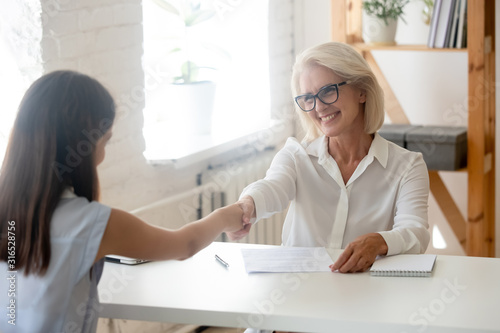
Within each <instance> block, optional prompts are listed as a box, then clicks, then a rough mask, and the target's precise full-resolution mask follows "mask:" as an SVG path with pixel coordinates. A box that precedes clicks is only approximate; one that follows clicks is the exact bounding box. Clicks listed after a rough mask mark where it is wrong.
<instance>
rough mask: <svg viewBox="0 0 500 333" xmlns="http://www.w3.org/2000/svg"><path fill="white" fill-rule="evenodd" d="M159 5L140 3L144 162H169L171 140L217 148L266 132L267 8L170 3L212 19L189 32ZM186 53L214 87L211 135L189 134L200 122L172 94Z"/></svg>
mask: <svg viewBox="0 0 500 333" xmlns="http://www.w3.org/2000/svg"><path fill="white" fill-rule="evenodd" d="M159 1H162V0H144V1H143V16H144V24H143V26H144V58H143V62H144V64H143V65H144V70H145V90H146V105H145V111H144V118H145V125H144V137H145V139H146V152H145V155H146V157H147V158H148V159H155V158H160V159H161V158H162V156H165V154H166V153H167V154H168V152H165V149H166V148H165V142H171V141H167V140H175V142H176V143H179V144H180V143H182V142H183V141H186V145H187V146H189V144H188V143H187V141H193V140H194V141H198V143H199V144H207V143H208V144H217V143H219V142H221V143H222V142H224V141H228V140H231V139H234V138H237V137H241V136H242V135H245V134H248V133H252V132H255V131H257V130H260V129H264V128H267V127H269V124H270V88H269V52H268V44H269V39H268V36H269V31H268V17H269V14H268V6H269V4H268V1H227V0H224V1H220V0H219V1H217V0H214V1H192V0H191V1H182V0H177V1H175V0H171V1H169V3H171V4H173V5H175V6H176V7H177V8H181V7H182V6H187V5H189V4H191V5H200V6H201V7H200V10H206V11H211V12H212V16H211V17H210V18H209V19H207V20H205V21H204V22H201V23H199V24H196V25H193V26H191V27H188V28H186V29H185V28H184V24H183V22H182V21H181V19H180V18H179V17H176V15H175V14H173V13H171V12H169V11H167V10H164V9H162V8H160V7H159V6H158V4H157V3H155V2H159ZM186 40H187V42H186ZM179 49H181V50H179ZM186 49H187V50H188V52H189V58H190V60H192V61H193V62H194V63H196V64H197V65H198V66H200V67H202V68H201V69H200V71H199V73H200V79H202V80H203V79H205V80H213V81H214V82H215V83H216V90H215V100H214V108H213V116H212V121H211V125H212V126H211V128H212V131H211V134H210V135H207V134H206V133H192V132H193V126H194V123H195V122H196V121H197V120H196V119H192V118H191V115H190V114H187V112H186V108H187V105H186V104H187V103H188V101H185V100H181V97H180V95H179V94H177V93H175V92H172V91H171V90H170V88H171V81H172V79H173V78H174V77H175V76H176V75H179V73H180V70H179V67H180V64H181V63H182V62H183V60H185V55H186V54H185V51H186ZM183 58H184V59H183ZM196 98H200V96H199V95H197V96H196ZM207 108H208V107H207ZM195 145H196V144H195ZM170 146H174V145H170ZM176 146H177V145H176ZM177 148H179V147H177ZM181 150H182V149H181ZM171 153H172V152H171Z"/></svg>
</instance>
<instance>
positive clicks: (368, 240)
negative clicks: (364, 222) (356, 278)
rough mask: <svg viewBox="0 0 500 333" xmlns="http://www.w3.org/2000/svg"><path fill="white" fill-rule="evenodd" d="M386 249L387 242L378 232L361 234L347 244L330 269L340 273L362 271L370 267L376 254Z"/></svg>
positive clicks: (380, 253) (385, 251) (382, 252)
mask: <svg viewBox="0 0 500 333" xmlns="http://www.w3.org/2000/svg"><path fill="white" fill-rule="evenodd" d="M387 250H388V248H387V244H386V242H385V240H384V238H383V237H382V236H381V235H380V234H378V233H370V234H366V235H362V236H359V237H358V238H356V239H355V240H354V241H352V242H351V243H349V245H347V247H346V248H345V250H344V252H343V253H342V254H341V255H340V257H339V258H338V259H337V261H336V262H335V263H334V264H333V265H331V266H330V269H331V270H332V272H334V271H337V270H338V271H339V272H341V273H354V272H364V271H366V270H367V269H369V268H370V266H371V265H372V264H373V262H374V261H375V259H376V258H377V255H384V254H387Z"/></svg>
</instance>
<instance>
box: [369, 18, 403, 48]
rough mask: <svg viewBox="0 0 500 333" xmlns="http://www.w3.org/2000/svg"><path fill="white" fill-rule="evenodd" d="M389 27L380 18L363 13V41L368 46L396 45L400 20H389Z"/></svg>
mask: <svg viewBox="0 0 500 333" xmlns="http://www.w3.org/2000/svg"><path fill="white" fill-rule="evenodd" d="M387 21H388V23H389V25H386V24H385V21H384V20H382V19H379V18H378V17H374V16H370V15H368V14H366V13H365V12H364V11H363V40H364V41H365V43H367V44H374V45H395V44H396V42H395V37H396V30H397V27H398V20H394V19H390V18H389V19H387Z"/></svg>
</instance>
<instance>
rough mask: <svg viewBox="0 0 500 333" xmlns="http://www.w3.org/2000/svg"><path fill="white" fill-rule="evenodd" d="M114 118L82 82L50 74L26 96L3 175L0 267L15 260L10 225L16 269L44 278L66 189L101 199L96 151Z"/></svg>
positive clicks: (103, 95)
mask: <svg viewBox="0 0 500 333" xmlns="http://www.w3.org/2000/svg"><path fill="white" fill-rule="evenodd" d="M114 117H115V105H114V102H113V98H112V97H111V95H110V94H109V92H108V91H107V90H106V88H104V87H103V86H102V85H101V84H100V83H99V82H98V81H97V80H95V79H93V78H91V77H89V76H87V75H84V74H80V73H77V72H72V71H56V72H52V73H49V74H46V75H44V76H42V77H41V78H39V79H38V80H36V81H35V82H34V83H33V84H32V85H31V87H30V88H29V89H28V90H27V92H26V94H25V95H24V97H23V99H22V101H21V104H20V106H19V110H18V114H17V118H16V120H15V123H14V127H13V129H12V133H11V136H10V140H9V144H8V147H7V152H6V154H5V159H4V162H3V164H2V168H1V170H0V231H1V237H0V260H1V261H7V260H8V259H12V254H13V253H12V252H10V251H8V249H9V250H11V249H12V245H13V243H10V244H9V238H8V226H9V225H10V226H12V225H13V226H14V227H15V269H21V268H24V272H25V274H26V275H28V274H37V275H43V274H45V272H46V271H47V268H48V266H49V262H50V256H51V249H50V221H51V218H52V214H53V212H54V210H55V208H56V206H57V203H58V201H59V200H60V198H61V195H62V193H63V191H64V189H65V188H67V187H72V188H73V189H74V193H75V194H76V195H77V196H81V197H85V198H87V199H88V200H89V201H92V200H97V199H98V197H99V180H98V177H97V170H96V161H95V147H96V143H97V141H98V140H99V139H100V138H101V137H102V136H103V135H104V134H105V133H106V132H107V131H108V130H109V129H110V127H111V126H112V124H113V121H114ZM9 230H12V228H11V229H9ZM11 235H12V234H11ZM11 239H12V238H11ZM9 247H10V248H9ZM9 252H10V253H9Z"/></svg>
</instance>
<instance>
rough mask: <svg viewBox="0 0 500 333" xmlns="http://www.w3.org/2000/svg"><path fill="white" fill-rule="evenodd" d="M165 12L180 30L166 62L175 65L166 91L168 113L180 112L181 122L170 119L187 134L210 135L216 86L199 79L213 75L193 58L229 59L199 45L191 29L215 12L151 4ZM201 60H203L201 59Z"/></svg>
mask: <svg viewBox="0 0 500 333" xmlns="http://www.w3.org/2000/svg"><path fill="white" fill-rule="evenodd" d="M153 1H154V2H155V3H156V4H157V5H158V6H159V7H160V8H162V9H164V10H165V11H166V12H167V13H168V15H169V18H174V19H175V20H178V21H179V22H180V24H181V25H182V26H183V29H182V31H180V34H179V35H177V36H175V37H174V39H175V41H174V42H175V44H176V45H175V47H173V48H172V49H171V50H170V51H169V54H168V56H169V60H168V61H169V62H170V63H175V64H176V65H175V67H176V69H177V72H176V73H173V75H172V82H171V85H170V86H169V87H168V91H167V93H166V94H167V95H169V103H168V107H169V110H168V111H169V112H175V113H178V111H179V110H182V118H181V119H179V118H177V119H176V118H175V117H174V118H173V119H175V121H176V122H179V126H183V125H184V126H185V128H184V130H185V133H186V134H201V135H206V134H210V132H211V127H212V113H213V107H214V100H215V90H216V84H215V82H214V81H213V80H210V79H207V78H206V77H203V76H202V75H200V74H201V73H202V72H203V71H205V72H207V71H215V68H213V67H210V66H200V65H198V64H197V63H196V62H195V61H194V58H195V56H198V58H200V53H205V54H204V55H205V56H206V55H207V54H208V53H210V54H213V53H218V54H219V55H222V56H224V57H228V55H227V53H225V51H223V50H222V49H221V48H219V47H217V46H215V45H211V44H209V43H201V42H200V41H199V40H197V39H196V38H195V37H194V36H193V35H192V34H191V33H192V31H190V30H191V29H193V27H194V26H197V25H199V24H200V23H203V22H206V21H208V20H210V19H212V18H213V17H214V16H215V14H216V13H215V10H213V9H211V8H204V7H203V6H202V5H201V1H199V0H178V1H175V0H153ZM201 58H202V57H201Z"/></svg>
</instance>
